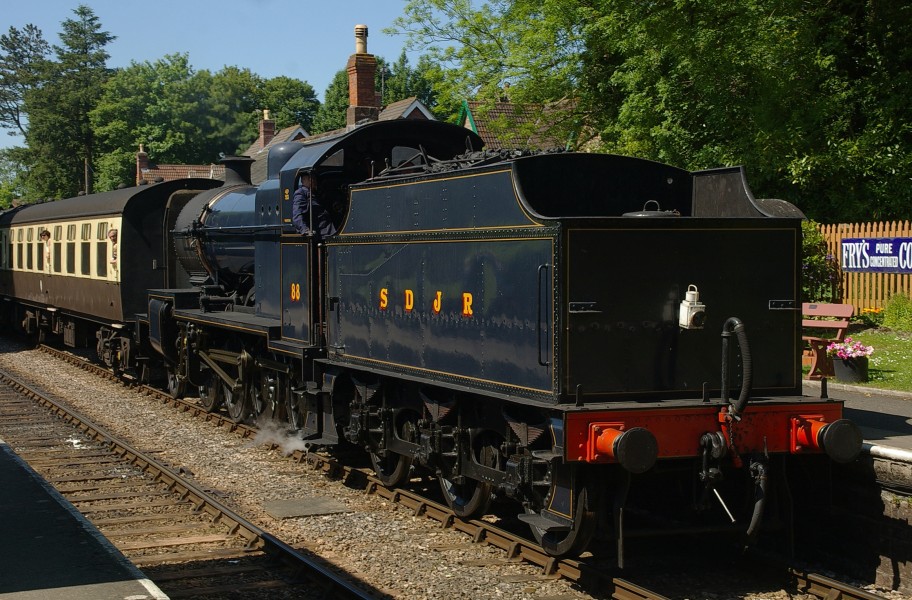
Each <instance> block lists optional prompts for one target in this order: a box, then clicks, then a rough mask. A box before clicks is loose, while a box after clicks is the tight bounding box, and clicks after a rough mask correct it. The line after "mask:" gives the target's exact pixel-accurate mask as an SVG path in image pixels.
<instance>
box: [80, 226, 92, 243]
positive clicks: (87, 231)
mask: <svg viewBox="0 0 912 600" xmlns="http://www.w3.org/2000/svg"><path fill="white" fill-rule="evenodd" d="M81 237H82V239H83V241H85V240H90V239H92V224H91V223H83V225H82V236H81Z"/></svg>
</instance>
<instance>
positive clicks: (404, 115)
mask: <svg viewBox="0 0 912 600" xmlns="http://www.w3.org/2000/svg"><path fill="white" fill-rule="evenodd" d="M393 119H427V120H429V121H431V120H434V115H433V114H431V111H429V110H428V109H427V107H426V106H425V105H424V103H422V102H421V101H420V100H418V98H416V97H415V96H412V97H411V98H406V99H404V100H399V101H398V102H393V103H392V104H389V105H388V106H387V107H386V108H384V109H383V110H381V111H380V116H379V117H377V120H378V121H392V120H393Z"/></svg>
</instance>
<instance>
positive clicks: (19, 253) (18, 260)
mask: <svg viewBox="0 0 912 600" xmlns="http://www.w3.org/2000/svg"><path fill="white" fill-rule="evenodd" d="M19 233H20V234H21V233H22V230H21V229H20V230H19ZM16 268H17V269H21V268H22V244H21V243H17V244H16Z"/></svg>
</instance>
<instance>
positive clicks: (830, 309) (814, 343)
mask: <svg viewBox="0 0 912 600" xmlns="http://www.w3.org/2000/svg"><path fill="white" fill-rule="evenodd" d="M801 314H802V316H803V318H802V320H801V327H802V329H803V330H804V331H803V334H802V336H801V339H802V340H804V341H805V343H806V344H807V350H806V353H807V354H808V356H810V358H811V371H810V372H809V373H808V379H823V378H824V377H832V376H833V361H831V360H830V359H829V357H827V355H826V349H827V346H829V345H830V343H832V342H841V341H842V340H844V339H845V335H846V330H847V329H848V328H849V319H851V318H852V315H853V314H855V307H854V306H852V305H851V304H820V303H814V302H805V303H804V304H802V305H801Z"/></svg>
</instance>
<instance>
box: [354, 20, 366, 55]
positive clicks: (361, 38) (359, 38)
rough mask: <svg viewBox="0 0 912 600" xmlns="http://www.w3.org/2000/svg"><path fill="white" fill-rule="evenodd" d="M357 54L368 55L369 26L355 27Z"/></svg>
mask: <svg viewBox="0 0 912 600" xmlns="http://www.w3.org/2000/svg"><path fill="white" fill-rule="evenodd" d="M355 54H367V25H355Z"/></svg>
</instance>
